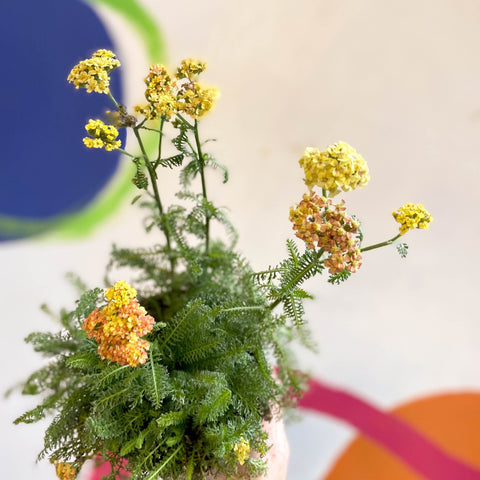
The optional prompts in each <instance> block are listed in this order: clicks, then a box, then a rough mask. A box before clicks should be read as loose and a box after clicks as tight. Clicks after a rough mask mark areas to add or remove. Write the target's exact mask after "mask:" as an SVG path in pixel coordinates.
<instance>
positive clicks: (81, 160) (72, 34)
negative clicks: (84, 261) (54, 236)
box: [0, 0, 124, 237]
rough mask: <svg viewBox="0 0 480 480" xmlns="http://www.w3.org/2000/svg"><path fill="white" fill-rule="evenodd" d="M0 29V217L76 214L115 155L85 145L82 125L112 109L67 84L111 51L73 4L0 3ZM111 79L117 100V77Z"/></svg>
mask: <svg viewBox="0 0 480 480" xmlns="http://www.w3.org/2000/svg"><path fill="white" fill-rule="evenodd" d="M0 31H1V32H2V35H1V37H0V51H1V52H2V64H1V65H2V66H1V67H0V70H1V75H0V92H1V107H0V132H2V133H1V137H2V141H1V157H0V214H4V215H9V216H12V217H15V218H17V219H20V220H21V219H42V220H43V219H49V218H53V217H55V216H57V215H62V214H63V215H64V214H70V213H74V212H78V211H79V210H81V209H82V208H84V207H85V206H86V205H87V204H88V203H90V202H92V201H93V200H94V198H95V196H96V195H97V194H98V193H99V192H100V191H101V190H102V188H103V187H104V186H105V185H106V183H107V182H108V181H109V179H110V178H111V177H112V175H113V174H114V172H115V170H116V168H117V166H118V162H119V154H118V153H117V152H105V151H104V150H93V149H87V148H86V147H85V146H84V145H83V143H82V138H83V137H84V136H86V132H85V130H84V125H85V124H86V123H87V122H88V119H89V118H102V117H103V114H104V111H105V110H106V109H108V108H112V104H111V102H110V100H109V98H108V97H107V96H106V95H104V94H95V93H91V94H87V93H86V91H85V90H83V89H80V90H75V87H74V86H73V85H72V84H69V83H67V80H66V79H67V76H68V73H69V72H70V70H71V68H72V67H73V66H74V65H75V64H76V63H77V62H78V61H80V60H82V59H84V58H87V57H89V56H90V55H91V53H93V52H94V51H95V50H97V49H98V48H107V49H112V50H113V49H114V48H113V45H112V41H111V39H110V38H109V36H108V35H107V32H106V30H105V28H104V26H103V25H102V23H101V22H100V20H99V18H98V17H97V16H96V14H95V12H94V11H93V10H92V9H91V8H90V7H89V6H88V5H87V4H85V3H83V2H80V1H78V0H69V1H65V0H42V1H41V2H37V1H32V0H16V1H15V2H1V3H0ZM111 76H112V82H111V90H112V93H113V94H114V96H115V97H116V98H117V100H119V101H121V99H122V88H121V78H120V75H119V71H118V70H115V71H114V72H112V74H111ZM122 135H123V138H122V144H123V143H124V133H123V132H122ZM1 235H2V232H1V231H0V237H1Z"/></svg>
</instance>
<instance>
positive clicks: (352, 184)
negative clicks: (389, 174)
mask: <svg viewBox="0 0 480 480" xmlns="http://www.w3.org/2000/svg"><path fill="white" fill-rule="evenodd" d="M300 165H301V166H302V167H303V169H304V170H305V178H304V181H305V184H306V185H307V187H308V188H309V189H312V188H313V187H315V186H317V187H320V188H322V189H323V190H325V191H326V192H328V195H329V196H330V197H334V196H335V195H337V194H338V193H340V191H341V190H343V191H349V190H354V189H355V188H358V187H363V186H365V185H366V184H367V183H368V181H369V180H370V176H369V174H368V166H367V163H366V162H365V160H364V159H363V157H362V156H361V155H360V154H359V153H357V151H356V150H355V149H354V148H353V147H351V146H350V145H348V144H347V143H345V142H337V143H335V144H333V145H330V146H329V147H328V148H327V149H326V150H324V151H321V150H319V149H318V148H311V147H309V148H307V149H306V150H305V152H304V153H303V156H302V158H301V159H300Z"/></svg>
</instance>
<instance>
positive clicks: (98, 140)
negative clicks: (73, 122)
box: [83, 119, 122, 151]
mask: <svg viewBox="0 0 480 480" xmlns="http://www.w3.org/2000/svg"><path fill="white" fill-rule="evenodd" d="M85 130H86V131H87V133H88V134H89V135H90V137H85V138H84V139H83V143H84V144H85V145H86V146H87V147H88V148H105V150H107V151H112V150H115V149H116V148H120V146H121V145H122V142H121V141H120V140H117V137H118V130H117V129H116V128H115V127H114V126H113V125H105V124H104V123H103V122H102V121H101V120H92V119H90V120H89V121H88V123H87V124H86V125H85Z"/></svg>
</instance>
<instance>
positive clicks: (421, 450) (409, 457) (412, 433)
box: [300, 380, 480, 480]
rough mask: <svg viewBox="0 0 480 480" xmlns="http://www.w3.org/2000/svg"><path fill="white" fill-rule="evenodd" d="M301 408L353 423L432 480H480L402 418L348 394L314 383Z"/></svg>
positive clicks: (471, 469) (473, 472) (477, 472)
mask: <svg viewBox="0 0 480 480" xmlns="http://www.w3.org/2000/svg"><path fill="white" fill-rule="evenodd" d="M300 407H301V408H303V409H306V410H314V411H316V412H321V413H326V414H328V415H331V416H333V417H336V418H338V419H340V420H343V421H345V422H347V423H349V424H350V425H352V426H354V427H356V428H357V429H358V430H360V431H361V432H362V433H363V434H365V435H366V436H367V437H369V438H370V439H372V440H374V441H375V442H376V443H378V444H380V445H382V446H383V447H384V448H386V449H388V450H389V451H390V452H391V453H393V454H394V455H396V456H397V457H399V458H400V459H401V460H403V461H404V462H405V463H406V464H408V465H409V466H410V467H411V468H412V469H413V470H414V471H416V472H417V473H419V474H421V475H423V476H424V477H425V478H427V479H428V480H480V470H477V469H475V468H473V467H471V466H469V465H467V464H466V463H464V462H462V461H461V460H458V459H456V458H454V457H452V456H451V455H449V454H448V453H446V452H445V451H443V450H442V449H441V448H439V447H438V446H436V445H435V444H434V443H433V442H432V441H430V440H428V439H427V438H426V437H424V436H423V435H421V434H420V433H418V432H417V431H416V430H415V429H414V428H413V427H411V426H410V425H408V424H407V423H405V422H404V421H402V420H401V419H399V418H396V417H395V416H394V415H391V414H389V413H385V412H382V411H381V410H379V409H377V408H375V407H373V406H371V405H369V404H368V403H366V402H365V401H364V400H361V399H360V398H358V397H355V396H353V395H351V394H349V393H347V392H345V391H342V390H337V389H335V388H332V387H329V386H327V385H325V384H324V383H321V382H319V381H317V380H311V381H310V388H309V390H308V391H307V392H306V393H305V394H304V396H303V397H302V398H301V400H300ZM452 421H454V419H452Z"/></svg>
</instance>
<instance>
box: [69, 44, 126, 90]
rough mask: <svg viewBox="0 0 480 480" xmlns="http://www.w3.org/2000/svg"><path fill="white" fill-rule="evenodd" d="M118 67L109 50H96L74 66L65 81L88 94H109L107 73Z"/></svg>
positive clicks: (113, 55) (117, 62)
mask: <svg viewBox="0 0 480 480" xmlns="http://www.w3.org/2000/svg"><path fill="white" fill-rule="evenodd" d="M119 66H120V62H119V61H118V60H117V58H116V57H115V54H114V53H113V52H111V51H110V50H97V51H96V52H95V53H94V54H93V55H92V57H91V58H87V59H86V60H82V61H81V62H80V63H78V64H77V65H75V66H74V67H73V69H72V71H71V72H70V74H69V75H68V78H67V80H68V81H69V82H70V83H73V84H74V85H75V88H85V89H86V90H87V92H88V93H91V92H97V93H106V94H108V93H110V77H109V73H110V72H111V71H112V70H114V69H115V68H117V67H119Z"/></svg>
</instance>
